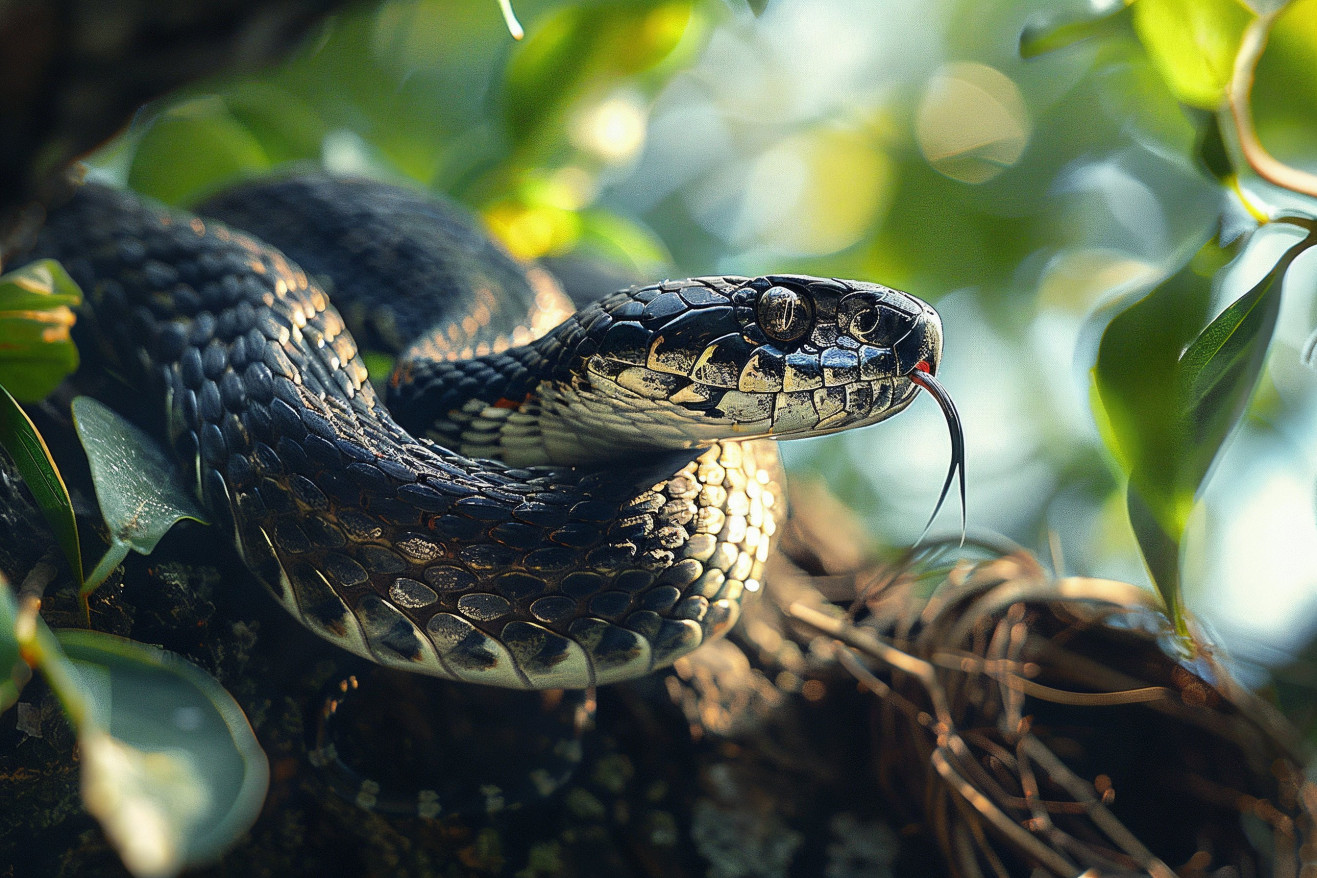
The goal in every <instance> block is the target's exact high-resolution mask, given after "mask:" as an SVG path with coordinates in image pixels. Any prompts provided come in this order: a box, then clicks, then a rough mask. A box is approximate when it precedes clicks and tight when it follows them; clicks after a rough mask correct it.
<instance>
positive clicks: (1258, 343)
mask: <svg viewBox="0 0 1317 878" xmlns="http://www.w3.org/2000/svg"><path fill="white" fill-rule="evenodd" d="M1311 245H1312V242H1311V241H1307V240H1305V241H1302V242H1300V243H1298V244H1296V245H1295V246H1293V247H1291V248H1290V249H1289V250H1287V251H1285V253H1284V254H1283V255H1282V256H1281V258H1280V259H1279V260H1277V262H1276V264H1275V265H1274V266H1273V267H1272V269H1271V270H1270V271H1269V272H1267V274H1266V275H1265V276H1264V277H1263V278H1262V280H1260V281H1258V283H1257V284H1256V285H1255V286H1254V287H1253V288H1252V289H1251V290H1249V291H1248V292H1246V293H1245V294H1244V295H1242V296H1240V297H1239V298H1238V299H1236V300H1235V301H1234V302H1233V303H1231V305H1230V306H1229V307H1227V308H1226V309H1225V310H1224V311H1222V312H1221V314H1220V315H1218V316H1217V318H1216V319H1215V320H1213V321H1212V322H1211V323H1210V324H1208V326H1207V328H1206V329H1204V330H1203V331H1202V333H1200V334H1199V336H1198V337H1197V338H1196V339H1194V341H1193V343H1192V344H1191V345H1189V347H1188V349H1187V350H1186V351H1185V352H1184V355H1183V356H1182V357H1181V358H1180V375H1179V379H1180V382H1179V387H1178V391H1179V400H1178V406H1179V408H1180V411H1181V413H1182V414H1181V417H1182V418H1183V419H1184V420H1185V425H1184V426H1185V429H1186V436H1185V437H1184V441H1185V444H1186V448H1185V449H1184V450H1185V455H1184V457H1183V458H1182V460H1181V464H1180V466H1181V470H1182V476H1181V478H1182V479H1184V480H1185V482H1186V483H1188V482H1190V481H1192V482H1194V483H1195V485H1194V487H1195V488H1197V487H1198V485H1200V484H1201V483H1202V482H1203V480H1205V479H1206V477H1207V473H1208V470H1209V469H1210V468H1211V465H1212V461H1213V460H1215V458H1216V455H1217V452H1218V451H1220V449H1221V447H1222V445H1223V444H1224V443H1225V440H1226V437H1227V436H1228V435H1229V434H1230V431H1231V430H1233V429H1234V426H1235V424H1236V423H1238V421H1239V418H1240V416H1241V415H1242V414H1243V413H1244V409H1245V408H1246V407H1247V405H1248V401H1249V399H1250V398H1251V397H1252V395H1253V390H1254V389H1255V388H1256V387H1257V384H1258V380H1259V379H1260V378H1261V377H1262V366H1263V364H1264V363H1265V362H1266V355H1267V347H1268V345H1269V344H1270V342H1271V336H1272V334H1273V332H1274V331H1275V328H1276V317H1277V315H1278V314H1279V313H1280V300H1281V296H1280V291H1281V279H1282V278H1283V277H1284V276H1285V272H1286V271H1287V270H1288V269H1289V267H1290V264H1291V263H1293V261H1294V260H1295V258H1296V257H1298V255H1299V254H1300V253H1302V252H1303V251H1304V250H1306V249H1307V248H1308V247H1310V246H1311Z"/></svg>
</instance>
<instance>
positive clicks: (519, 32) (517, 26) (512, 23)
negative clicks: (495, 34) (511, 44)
mask: <svg viewBox="0 0 1317 878" xmlns="http://www.w3.org/2000/svg"><path fill="white" fill-rule="evenodd" d="M498 8H499V11H501V12H502V13H503V21H504V22H505V23H506V24H507V26H508V33H510V34H512V38H513V39H514V40H520V39H522V38H523V37H525V36H526V31H525V30H523V29H522V27H521V22H519V21H517V13H515V12H513V11H512V0H498Z"/></svg>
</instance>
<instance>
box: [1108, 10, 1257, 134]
mask: <svg viewBox="0 0 1317 878" xmlns="http://www.w3.org/2000/svg"><path fill="white" fill-rule="evenodd" d="M1133 11H1134V28H1135V30H1136V31H1137V33H1138V35H1139V39H1140V40H1141V41H1142V42H1143V45H1144V48H1146V49H1147V51H1148V55H1149V56H1150V57H1151V58H1152V61H1153V63H1154V64H1155V65H1156V67H1157V69H1158V70H1159V71H1161V74H1162V76H1163V77H1164V78H1165V80H1166V83H1167V85H1169V86H1170V87H1171V90H1172V91H1173V92H1175V95H1176V97H1178V98H1179V99H1180V100H1181V101H1183V102H1184V103H1186V104H1189V105H1190V106H1194V107H1201V108H1202V109H1205V110H1215V109H1217V108H1218V107H1219V106H1221V103H1222V101H1223V99H1224V96H1225V89H1226V85H1227V84H1228V83H1229V82H1230V75H1231V71H1232V69H1233V67H1234V61H1235V54H1236V52H1238V50H1239V44H1240V41H1241V39H1242V38H1243V34H1244V28H1245V27H1247V26H1248V23H1249V22H1250V21H1251V20H1252V18H1253V13H1252V12H1251V11H1250V10H1249V9H1248V7H1246V6H1244V5H1243V4H1242V3H1240V2H1238V0H1138V2H1137V3H1135V4H1134V6H1133Z"/></svg>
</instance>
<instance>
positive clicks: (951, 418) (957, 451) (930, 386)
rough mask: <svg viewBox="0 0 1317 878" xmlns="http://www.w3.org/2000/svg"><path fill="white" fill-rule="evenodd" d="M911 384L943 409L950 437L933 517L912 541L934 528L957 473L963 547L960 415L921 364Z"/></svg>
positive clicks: (962, 435)
mask: <svg viewBox="0 0 1317 878" xmlns="http://www.w3.org/2000/svg"><path fill="white" fill-rule="evenodd" d="M910 380H911V381H912V382H914V383H915V384H918V385H919V386H920V387H922V388H924V389H925V390H927V391H928V393H929V395H930V396H932V397H933V399H935V400H937V404H938V405H939V406H940V407H941V408H942V415H943V416H944V417H945V418H946V419H947V430H948V431H949V432H950V433H951V466H950V467H949V468H948V469H947V480H946V481H945V482H944V483H943V484H942V493H941V494H940V495H938V498H937V506H935V507H933V514H932V515H930V516H929V517H928V524H926V525H924V530H923V532H922V533H920V534H919V539H917V540H915V545H916V546H917V545H919V544H920V543H922V542H923V541H924V537H926V536H928V529H929V528H931V527H932V526H933V519H935V518H937V514H938V513H939V512H941V511H942V504H943V503H945V502H946V499H947V492H948V491H950V490H951V481H952V479H954V478H955V477H956V471H957V470H959V471H960V544H961V545H962V546H963V545H964V544H965V431H964V430H963V429H962V428H961V425H960V414H959V413H958V412H957V411H956V404H955V403H954V402H952V401H951V395H950V394H948V393H947V389H946V388H945V387H943V386H942V385H941V384H939V383H938V381H937V379H936V378H934V377H933V375H932V373H931V372H929V371H928V366H927V364H925V363H920V364H919V365H918V366H916V367H915V370H914V371H913V372H911V373H910Z"/></svg>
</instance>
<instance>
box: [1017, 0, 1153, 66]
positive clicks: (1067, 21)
mask: <svg viewBox="0 0 1317 878" xmlns="http://www.w3.org/2000/svg"><path fill="white" fill-rule="evenodd" d="M1129 18H1130V16H1129V3H1127V2H1124V0H1112V2H1107V3H1102V4H1093V5H1092V6H1090V8H1089V9H1088V10H1086V11H1085V13H1081V14H1080V15H1079V16H1076V15H1075V13H1074V12H1073V11H1066V12H1064V13H1060V14H1057V13H1048V14H1047V15H1046V16H1045V17H1043V18H1041V19H1037V20H1034V21H1030V22H1028V23H1027V24H1025V26H1024V29H1023V30H1021V31H1020V57H1021V58H1037V57H1038V56H1039V55H1045V54H1047V53H1048V52H1055V51H1056V50H1058V49H1064V48H1065V47H1066V46H1072V45H1074V44H1075V43H1077V42H1079V41H1080V40H1088V39H1093V38H1097V37H1103V36H1107V35H1110V34H1115V33H1119V32H1122V31H1124V30H1125V28H1126V27H1127V26H1128V23H1129Z"/></svg>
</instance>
